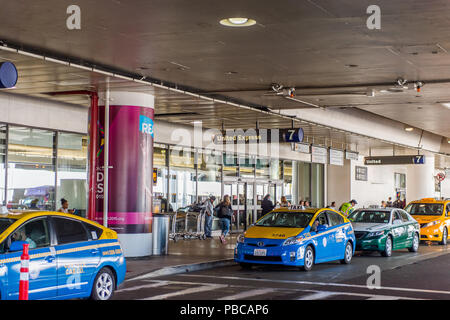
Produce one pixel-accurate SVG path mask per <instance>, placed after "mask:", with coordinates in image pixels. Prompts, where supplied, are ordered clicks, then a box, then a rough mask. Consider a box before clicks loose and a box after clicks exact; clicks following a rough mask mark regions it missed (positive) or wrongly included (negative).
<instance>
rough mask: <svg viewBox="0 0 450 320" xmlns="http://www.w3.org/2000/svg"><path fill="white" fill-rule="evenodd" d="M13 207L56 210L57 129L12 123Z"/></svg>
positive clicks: (10, 177) (10, 189) (10, 173)
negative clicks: (55, 130)
mask: <svg viewBox="0 0 450 320" xmlns="http://www.w3.org/2000/svg"><path fill="white" fill-rule="evenodd" d="M8 137H9V144H8V178H7V179H8V180H7V186H8V187H7V188H8V190H7V202H8V207H9V208H10V209H19V208H20V209H35V210H55V160H56V156H55V146H54V145H55V132H52V131H47V130H41V129H34V128H25V127H16V126H10V127H9V134H8Z"/></svg>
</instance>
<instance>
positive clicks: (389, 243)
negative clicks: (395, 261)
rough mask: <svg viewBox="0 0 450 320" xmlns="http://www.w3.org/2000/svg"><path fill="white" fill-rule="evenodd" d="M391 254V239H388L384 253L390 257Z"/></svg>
mask: <svg viewBox="0 0 450 320" xmlns="http://www.w3.org/2000/svg"><path fill="white" fill-rule="evenodd" d="M391 252H392V241H391V238H388V239H387V240H386V253H387V254H388V255H391Z"/></svg>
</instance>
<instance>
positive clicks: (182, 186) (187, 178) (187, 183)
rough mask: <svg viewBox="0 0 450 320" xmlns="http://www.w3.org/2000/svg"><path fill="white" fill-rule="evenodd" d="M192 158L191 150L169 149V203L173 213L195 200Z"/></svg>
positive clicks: (193, 155) (194, 177)
mask: <svg viewBox="0 0 450 320" xmlns="http://www.w3.org/2000/svg"><path fill="white" fill-rule="evenodd" d="M194 157H195V153H194V151H193V150H191V149H188V148H178V147H173V148H170V155H169V163H170V173H169V174H170V179H169V203H170V205H171V206H172V208H173V210H175V211H176V210H178V209H179V208H183V207H187V206H188V205H191V204H193V203H194V202H196V200H197V191H196V181H195V180H196V172H195V167H194Z"/></svg>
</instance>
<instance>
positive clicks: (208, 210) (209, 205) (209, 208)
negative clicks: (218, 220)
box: [205, 196, 216, 238]
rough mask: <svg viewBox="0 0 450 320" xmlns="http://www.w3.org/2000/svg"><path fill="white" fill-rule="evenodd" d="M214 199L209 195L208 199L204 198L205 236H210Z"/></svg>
mask: <svg viewBox="0 0 450 320" xmlns="http://www.w3.org/2000/svg"><path fill="white" fill-rule="evenodd" d="M215 200H216V197H214V196H210V197H209V199H208V200H206V203H205V236H206V237H207V238H212V236H211V229H212V222H213V218H214V206H213V203H214V201H215Z"/></svg>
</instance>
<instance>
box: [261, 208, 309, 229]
mask: <svg viewBox="0 0 450 320" xmlns="http://www.w3.org/2000/svg"><path fill="white" fill-rule="evenodd" d="M312 217H314V213H310V212H280V211H279V212H276V211H274V212H270V213H268V214H266V215H265V216H264V217H262V218H261V219H260V220H259V221H258V222H256V223H255V225H256V226H258V227H279V228H306V226H307V225H308V224H309V222H310V221H311V219H312Z"/></svg>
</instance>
